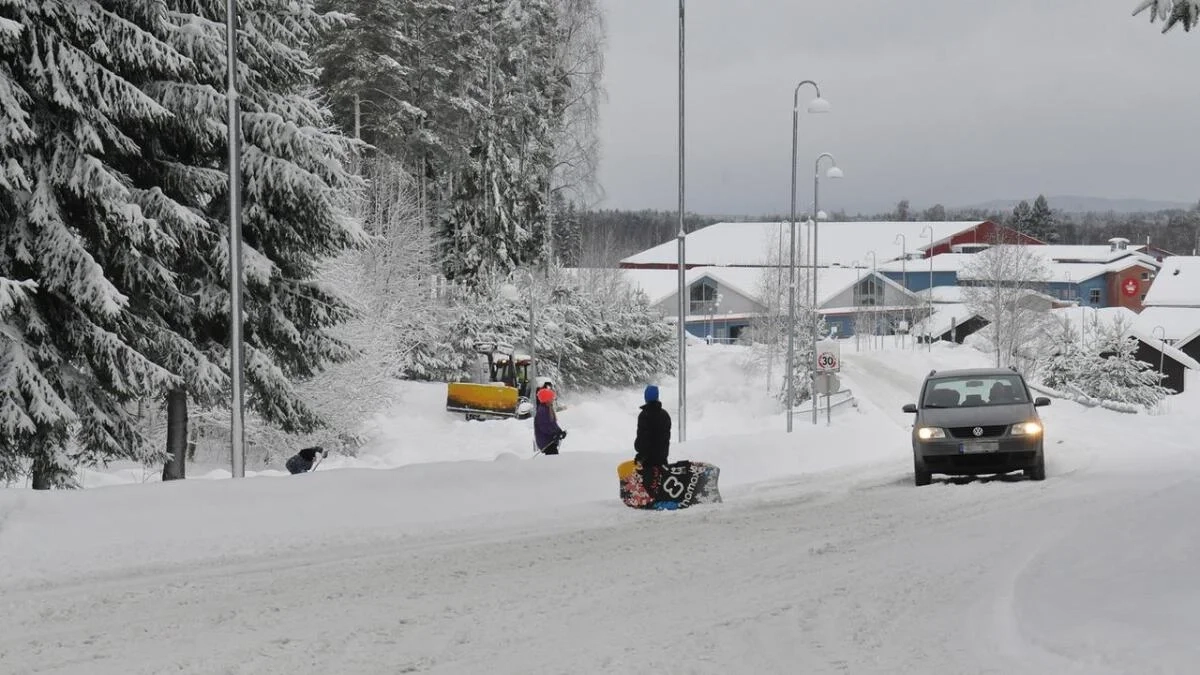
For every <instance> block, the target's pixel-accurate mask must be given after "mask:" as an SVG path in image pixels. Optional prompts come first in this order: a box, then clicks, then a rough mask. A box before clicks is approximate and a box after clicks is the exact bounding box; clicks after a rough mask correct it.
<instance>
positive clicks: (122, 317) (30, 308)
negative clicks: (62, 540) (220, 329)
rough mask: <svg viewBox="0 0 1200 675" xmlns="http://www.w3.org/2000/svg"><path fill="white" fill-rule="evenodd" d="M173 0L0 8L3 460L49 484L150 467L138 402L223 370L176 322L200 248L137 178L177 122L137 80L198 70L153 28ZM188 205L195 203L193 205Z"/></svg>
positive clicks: (209, 382) (207, 385)
mask: <svg viewBox="0 0 1200 675" xmlns="http://www.w3.org/2000/svg"><path fill="white" fill-rule="evenodd" d="M161 10H162V8H161V6H160V5H157V4H154V3H145V2H137V1H133V0H127V1H123V2H106V3H100V2H87V1H76V0H71V1H65V0H63V1H60V0H49V1H47V2H36V3H30V2H20V1H15V2H14V1H13V0H4V1H2V2H0V111H2V112H0V128H2V129H3V132H2V133H0V165H2V166H3V167H4V168H3V172H2V174H0V223H4V229H3V238H2V239H0V277H4V278H7V279H9V280H16V281H26V280H28V281H31V282H34V283H35V284H36V286H27V287H24V288H25V289H26V290H25V291H23V292H21V293H20V294H19V295H14V294H13V293H12V292H11V288H10V292H9V294H8V295H9V296H10V300H13V298H15V301H13V302H10V303H9V304H8V308H7V313H8V315H9V317H8V319H7V320H6V321H5V324H4V326H5V330H4V332H3V335H2V336H0V354H2V355H0V381H2V382H4V383H5V387H4V391H5V392H6V393H5V404H4V412H3V419H4V423H3V428H2V429H0V456H4V457H5V458H6V459H5V460H4V465H5V466H6V467H8V469H7V470H10V471H11V470H12V467H14V466H16V465H18V464H20V465H26V464H25V463H26V462H27V466H28V470H29V471H30V473H31V477H32V484H33V486H34V487H35V488H43V489H44V488H49V487H53V486H56V485H59V486H61V485H68V484H70V477H71V476H72V474H73V471H74V466H75V465H76V464H77V463H81V462H82V463H95V462H103V461H107V460H111V459H117V458H126V459H134V460H139V461H151V460H153V459H154V458H156V457H159V456H161V453H162V451H161V449H154V448H151V447H148V446H147V444H146V442H145V438H144V437H143V436H142V434H141V433H139V430H138V427H137V420H136V419H135V416H134V414H133V413H132V412H131V410H130V404H132V402H134V401H135V400H137V399H140V398H143V397H146V396H158V395H161V394H162V393H163V392H165V391H167V390H170V389H174V388H177V387H179V386H180V385H181V384H182V383H183V380H184V378H183V377H181V375H185V374H186V375H187V376H189V377H190V378H191V379H192V381H193V382H194V383H195V385H196V386H197V387H199V388H204V389H211V388H213V387H214V386H215V385H216V383H217V382H219V373H218V372H217V371H216V369H214V368H210V367H209V364H208V363H207V362H206V360H205V358H204V357H203V355H201V354H200V353H199V352H198V351H197V350H196V349H194V348H192V347H191V346H190V344H188V342H187V340H185V339H183V337H182V336H180V335H179V334H178V333H174V332H172V331H171V329H170V328H169V327H168V326H167V325H166V321H165V320H164V319H163V318H162V317H164V316H169V315H172V314H178V313H179V312H181V311H183V308H184V307H185V306H186V305H187V304H188V302H189V299H188V298H187V297H186V296H185V295H184V294H183V293H182V292H181V289H180V287H179V284H178V275H177V272H176V268H175V266H174V265H173V264H172V257H173V256H174V255H175V253H176V252H177V251H178V250H180V249H183V248H186V247H188V246H190V245H191V244H193V243H194V239H193V238H190V237H187V236H186V235H183V234H181V233H179V232H173V231H171V230H170V229H169V228H167V227H165V226H164V225H163V224H162V223H161V222H160V221H159V220H157V219H158V218H160V217H162V215H163V214H164V213H171V214H174V215H176V216H177V217H178V218H179V219H181V220H185V221H191V222H194V219H195V216H194V214H187V213H176V212H175V205H173V204H171V203H169V202H170V200H169V199H168V198H167V197H166V196H165V195H164V193H163V191H162V190H161V189H148V188H145V187H144V186H142V185H139V184H138V182H137V181H136V179H134V178H133V177H132V176H131V175H130V174H129V172H128V170H127V168H128V167H129V166H135V165H138V163H139V156H140V153H141V150H142V148H144V147H145V146H146V145H147V143H148V140H149V139H148V137H149V130H151V129H153V128H155V127H157V126H158V125H159V124H161V123H163V122H164V121H165V120H167V119H168V118H169V117H170V111H169V110H167V109H166V108H164V107H163V106H162V105H161V103H160V102H159V101H156V100H155V98H154V97H153V96H152V95H148V94H147V93H146V92H144V91H141V90H139V88H138V86H137V84H135V83H143V82H149V81H154V80H161V81H173V80H179V79H181V78H183V77H186V75H187V73H188V71H189V68H190V64H189V63H188V62H187V60H186V59H185V58H184V57H183V56H181V55H180V54H178V53H177V52H176V51H175V50H174V49H172V48H171V47H170V45H168V44H166V43H165V42H164V41H163V40H161V39H160V36H159V35H158V34H156V33H155V32H153V31H152V30H148V29H147V28H146V27H147V26H153V27H155V28H162V27H163V24H162V19H163V15H162V13H161ZM180 211H182V209H181V210H180Z"/></svg>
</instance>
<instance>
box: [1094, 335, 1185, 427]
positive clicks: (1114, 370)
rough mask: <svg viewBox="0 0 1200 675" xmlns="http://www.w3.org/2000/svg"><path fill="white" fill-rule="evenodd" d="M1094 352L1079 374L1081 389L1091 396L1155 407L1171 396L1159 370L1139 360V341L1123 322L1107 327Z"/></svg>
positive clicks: (1103, 399) (1104, 399)
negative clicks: (1137, 354)
mask: <svg viewBox="0 0 1200 675" xmlns="http://www.w3.org/2000/svg"><path fill="white" fill-rule="evenodd" d="M1093 349H1094V351H1093V352H1092V353H1091V354H1090V355H1089V358H1087V359H1085V360H1084V361H1083V362H1082V363H1081V367H1080V369H1079V373H1078V386H1079V388H1080V390H1082V391H1083V393H1085V394H1087V395H1088V396H1091V397H1093V398H1098V399H1100V400H1102V401H1114V402H1117V403H1133V404H1135V405H1140V406H1142V407H1145V408H1152V407H1154V406H1155V405H1157V404H1158V403H1159V402H1160V401H1162V400H1163V399H1164V398H1166V397H1167V396H1169V395H1170V394H1171V390H1169V389H1167V388H1166V387H1164V386H1162V384H1161V383H1162V378H1163V376H1162V375H1161V374H1159V372H1158V370H1157V369H1156V368H1155V367H1154V366H1151V365H1150V364H1148V363H1146V362H1144V361H1140V360H1138V358H1137V356H1136V352H1137V339H1136V338H1134V337H1132V336H1130V335H1129V334H1128V330H1127V326H1126V325H1124V323H1123V322H1122V321H1120V320H1118V321H1116V322H1114V323H1113V324H1110V325H1107V326H1105V327H1103V329H1102V330H1101V333H1100V337H1099V339H1098V340H1097V341H1096V343H1095V346H1094V347H1093Z"/></svg>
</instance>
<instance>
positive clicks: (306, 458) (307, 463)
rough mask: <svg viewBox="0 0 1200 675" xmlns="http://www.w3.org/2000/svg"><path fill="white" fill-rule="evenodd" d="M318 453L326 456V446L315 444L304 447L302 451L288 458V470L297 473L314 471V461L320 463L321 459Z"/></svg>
mask: <svg viewBox="0 0 1200 675" xmlns="http://www.w3.org/2000/svg"><path fill="white" fill-rule="evenodd" d="M317 454H320V455H321V457H322V458H323V457H324V456H325V450H324V448H322V447H321V446H319V445H314V446H312V447H311V448H304V449H303V450H301V451H300V452H297V453H296V454H294V455H292V456H291V457H289V458H288V461H287V464H286V466H287V470H288V472H289V473H291V474H297V473H307V472H309V471H312V470H313V469H315V468H316V466H315V465H314V463H317V464H319V463H320V460H319V459H318V458H317Z"/></svg>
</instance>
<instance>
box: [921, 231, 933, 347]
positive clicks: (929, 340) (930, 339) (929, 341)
mask: <svg viewBox="0 0 1200 675" xmlns="http://www.w3.org/2000/svg"><path fill="white" fill-rule="evenodd" d="M925 230H929V250H928V251H926V253H928V254H929V289H928V290H929V314H928V315H927V316H926V317H925V320H926V325H927V326H929V325H931V324H932V321H930V319H932V318H933V226H932V225H926V226H925V227H923V228H921V236H922V237H924V236H925ZM928 330H929V329H928V328H926V331H927V332H926V334H925V344H926V346H927V347H928V349H927V351H933V336H932V335H930V334H929V333H928Z"/></svg>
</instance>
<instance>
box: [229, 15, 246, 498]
mask: <svg viewBox="0 0 1200 675" xmlns="http://www.w3.org/2000/svg"><path fill="white" fill-rule="evenodd" d="M225 42H226V50H227V51H226V69H227V70H228V84H227V85H226V91H225V100H226V103H227V104H228V106H229V109H228V118H229V131H228V133H229V141H228V145H229V379H230V382H231V383H232V387H233V401H232V402H231V404H230V406H229V407H230V415H231V416H230V424H229V430H230V437H231V438H230V449H229V452H230V462H231V464H232V473H233V477H234V478H244V477H245V476H246V427H245V409H244V406H245V395H244V391H243V389H244V387H243V375H244V370H243V361H244V357H243V354H242V219H241V217H242V166H241V149H242V148H241V145H242V119H241V105H240V103H239V101H238V93H237V0H226V1H225Z"/></svg>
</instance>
